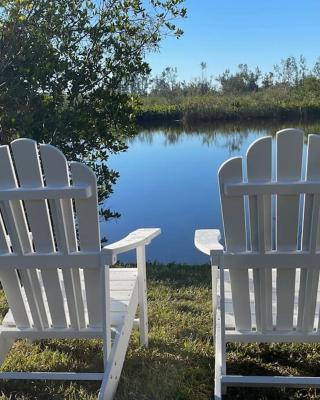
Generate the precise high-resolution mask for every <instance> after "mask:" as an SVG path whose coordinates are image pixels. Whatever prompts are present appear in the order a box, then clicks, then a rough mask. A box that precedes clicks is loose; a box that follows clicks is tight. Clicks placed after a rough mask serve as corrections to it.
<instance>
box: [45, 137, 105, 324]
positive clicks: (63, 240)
mask: <svg viewBox="0 0 320 400" xmlns="http://www.w3.org/2000/svg"><path fill="white" fill-rule="evenodd" d="M40 154H41V158H42V165H43V170H44V173H45V179H46V187H47V188H51V186H52V188H54V187H56V186H57V185H63V186H65V187H66V188H68V190H69V189H70V190H71V189H72V188H71V187H70V182H69V171H68V165H67V161H66V159H65V157H64V155H63V154H62V153H61V152H60V151H59V150H58V149H56V148H55V147H53V146H50V145H40ZM87 187H88V188H89V192H90V193H92V188H91V187H90V186H87ZM50 206H51V214H52V222H53V227H54V231H55V238H56V242H57V247H58V249H57V250H58V251H61V252H62V253H64V254H68V253H71V252H72V253H74V252H76V251H77V250H78V243H77V238H76V230H75V221H74V215H73V209H72V202H71V200H70V199H59V200H55V201H53V200H52V201H51V202H50ZM97 258H98V257H97ZM99 262H100V257H99V260H97V264H99ZM56 265H59V264H56ZM89 265H92V264H91V263H89ZM62 273H63V278H64V286H65V293H66V297H67V304H68V313H69V316H70V322H71V326H72V327H74V328H75V329H80V328H84V327H85V315H84V304H83V298H82V291H81V283H80V274H79V269H78V268H76V267H71V268H64V269H63V270H62Z"/></svg>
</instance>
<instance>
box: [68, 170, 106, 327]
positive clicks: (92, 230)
mask: <svg viewBox="0 0 320 400" xmlns="http://www.w3.org/2000/svg"><path fill="white" fill-rule="evenodd" d="M71 174H72V181H73V183H74V184H75V185H87V186H90V187H91V188H92V192H93V195H92V196H91V197H90V198H89V199H85V200H82V199H75V207H76V214H77V227H78V232H79V244H80V250H81V251H84V252H98V251H100V231H99V220H98V209H97V204H98V197H97V182H96V177H95V175H94V173H93V171H92V170H91V169H90V168H88V167H87V166H86V165H85V164H82V163H79V162H72V163H71ZM83 273H84V278H85V289H86V302H87V308H88V318H89V326H91V327H98V326H101V324H102V320H101V315H102V312H103V309H102V301H101V300H102V292H101V271H100V267H99V268H96V269H95V268H92V269H90V270H88V269H87V268H84V270H83Z"/></svg>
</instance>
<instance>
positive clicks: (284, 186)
mask: <svg viewBox="0 0 320 400" xmlns="http://www.w3.org/2000/svg"><path fill="white" fill-rule="evenodd" d="M303 150H304V133H303V131H300V130H297V129H285V130H283V131H280V132H278V134H277V136H276V139H275V140H274V141H273V140H272V137H271V136H270V137H263V138H261V139H258V140H257V141H255V142H254V143H253V144H252V145H251V146H250V147H249V149H248V152H247V156H246V160H245V163H246V165H243V160H242V158H241V157H236V158H232V159H230V160H228V161H226V162H225V163H224V164H223V165H222V166H221V168H220V170H219V184H220V196H221V207H222V215H223V224H224V235H225V248H226V250H225V260H228V262H227V261H226V263H225V264H224V267H225V268H229V270H230V281H231V291H232V299H233V311H234V316H235V324H236V329H238V330H252V329H257V330H258V331H262V332H268V331H271V330H274V329H275V330H279V331H292V330H295V329H296V330H300V331H303V332H305V333H308V332H312V331H314V329H318V317H316V304H317V294H318V282H319V266H320V254H319V251H320V232H319V230H320V228H319V206H320V136H318V135H309V137H308V144H307V149H306V157H304V151H303ZM243 167H244V168H243ZM228 255H229V257H228ZM241 257H244V258H245V260H247V261H248V263H247V267H244V266H239V265H240V262H239V260H240V258H241ZM250 257H251V258H250ZM253 257H255V258H254V260H255V261H256V264H257V265H254V264H253V265H252V263H250V259H251V260H253ZM298 257H299V258H298ZM270 260H272V262H271V261H270ZM297 260H298V261H297ZM233 261H234V262H233ZM277 261H279V265H277ZM273 262H274V265H273V264H272V263H273ZM251 268H252V273H253V290H250V284H251V282H250V280H249V269H251ZM297 274H298V275H299V277H300V278H299V281H298V287H296V281H297V279H296V277H297V276H298V275H297ZM251 289H252V288H251ZM252 292H253V297H254V298H252V295H251V299H250V293H252ZM295 293H298V298H297V299H295ZM250 303H251V304H254V308H255V310H254V311H255V315H256V326H253V321H252V319H251V315H252V312H251V311H252V310H251V309H250V307H251V304H250ZM294 315H297V318H296V319H295V318H294Z"/></svg>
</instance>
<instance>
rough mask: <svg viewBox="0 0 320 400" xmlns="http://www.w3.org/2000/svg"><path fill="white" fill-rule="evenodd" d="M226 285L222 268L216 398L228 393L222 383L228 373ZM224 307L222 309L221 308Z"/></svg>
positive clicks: (218, 300) (218, 299) (216, 360)
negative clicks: (225, 309)
mask: <svg viewBox="0 0 320 400" xmlns="http://www.w3.org/2000/svg"><path fill="white" fill-rule="evenodd" d="M223 302H224V286H223V269H222V268H221V269H220V288H218V296H217V302H216V318H215V332H216V334H215V384H214V399H215V400H220V399H222V396H223V395H224V394H226V392H227V387H226V386H225V385H223V384H222V379H221V377H222V375H226V343H225V339H224V334H225V324H224V303H223ZM221 308H222V309H221Z"/></svg>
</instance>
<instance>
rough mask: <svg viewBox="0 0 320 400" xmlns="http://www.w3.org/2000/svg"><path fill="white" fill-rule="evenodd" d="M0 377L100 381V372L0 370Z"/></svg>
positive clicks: (101, 375) (101, 376)
mask: <svg viewBox="0 0 320 400" xmlns="http://www.w3.org/2000/svg"><path fill="white" fill-rule="evenodd" d="M0 379H5V380H7V379H14V380H25V379H27V380H44V381H46V380H48V381H100V380H102V379H103V374H102V373H95V372H0Z"/></svg>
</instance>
